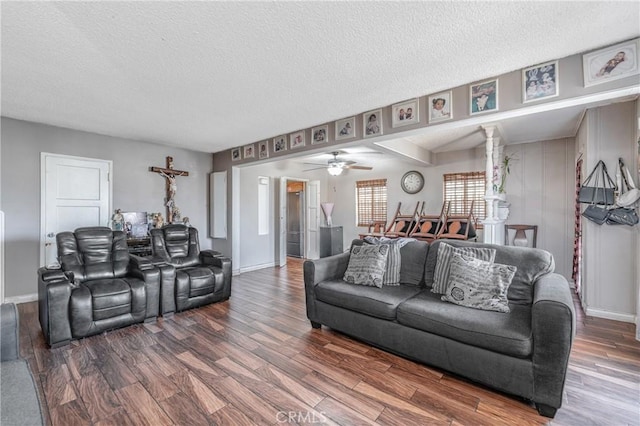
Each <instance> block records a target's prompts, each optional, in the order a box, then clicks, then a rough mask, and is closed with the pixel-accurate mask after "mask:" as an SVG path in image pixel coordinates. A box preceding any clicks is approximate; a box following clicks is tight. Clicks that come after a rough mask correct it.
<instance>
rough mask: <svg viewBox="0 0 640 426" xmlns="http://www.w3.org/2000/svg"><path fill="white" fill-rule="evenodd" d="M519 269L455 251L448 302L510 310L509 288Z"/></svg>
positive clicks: (480, 307)
mask: <svg viewBox="0 0 640 426" xmlns="http://www.w3.org/2000/svg"><path fill="white" fill-rule="evenodd" d="M516 270H517V268H516V267H515V266H511V265H501V264H499V263H491V262H486V261H484V260H480V259H477V258H473V257H471V256H467V255H464V254H457V253H456V254H454V255H453V258H452V259H451V270H450V273H449V283H448V285H447V291H446V293H445V294H444V296H442V300H444V301H445V302H451V303H455V304H456V305H461V306H467V307H469V308H475V309H482V310H485V311H497V312H504V313H507V312H509V300H508V299H507V291H508V290H509V285H511V280H512V279H513V276H514V275H515V273H516Z"/></svg>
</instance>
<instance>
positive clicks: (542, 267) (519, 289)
mask: <svg viewBox="0 0 640 426" xmlns="http://www.w3.org/2000/svg"><path fill="white" fill-rule="evenodd" d="M442 241H445V242H446V243H447V244H450V245H452V246H454V247H480V248H482V247H484V248H492V249H495V250H496V258H495V260H494V262H495V263H501V264H503V265H513V266H516V267H517V268H518V270H517V271H516V274H515V275H514V277H513V281H512V282H511V286H510V287H509V293H508V294H507V297H508V298H509V303H510V304H514V303H515V304H519V305H531V304H532V303H533V283H534V282H535V281H536V280H537V279H538V278H540V277H541V276H543V275H546V274H548V273H550V272H553V270H554V268H555V263H554V261H553V256H552V255H551V253H549V252H548V251H545V250H541V249H534V248H528V247H513V246H499V245H494V244H483V243H474V242H470V241H454V240H436V241H434V242H433V243H431V247H430V248H429V253H428V254H427V263H426V266H425V277H424V279H425V284H426V285H427V286H428V287H431V286H432V285H433V273H434V270H435V266H436V262H437V255H438V247H439V245H440V244H442Z"/></svg>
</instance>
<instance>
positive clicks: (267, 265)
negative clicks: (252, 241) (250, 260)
mask: <svg viewBox="0 0 640 426" xmlns="http://www.w3.org/2000/svg"><path fill="white" fill-rule="evenodd" d="M275 266H276V263H275V262H269V263H262V264H260V265H253V266H247V267H244V268H240V271H239V273H241V274H243V273H245V272H251V271H257V270H258V269H264V268H274V267H275Z"/></svg>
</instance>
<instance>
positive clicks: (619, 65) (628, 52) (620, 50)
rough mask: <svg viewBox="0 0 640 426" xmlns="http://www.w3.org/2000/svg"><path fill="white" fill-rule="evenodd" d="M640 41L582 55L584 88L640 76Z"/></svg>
mask: <svg viewBox="0 0 640 426" xmlns="http://www.w3.org/2000/svg"><path fill="white" fill-rule="evenodd" d="M639 46H640V39H636V40H631V41H627V42H624V43H620V44H616V45H615V46H610V47H605V48H604V49H600V50H596V51H595V52H591V53H587V54H585V55H582V71H583V72H584V87H589V86H593V85H595V84H600V83H606V82H607V81H613V80H619V79H621V78H625V77H629V76H631V75H636V74H639V73H640V71H639V68H638V51H639V50H640V47H639Z"/></svg>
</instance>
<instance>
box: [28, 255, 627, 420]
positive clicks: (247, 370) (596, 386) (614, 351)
mask: <svg viewBox="0 0 640 426" xmlns="http://www.w3.org/2000/svg"><path fill="white" fill-rule="evenodd" d="M233 286H234V287H233V291H232V297H231V299H230V300H229V301H226V302H223V303H215V304H212V305H208V306H203V307H201V308H198V309H192V310H189V311H186V312H181V313H177V314H174V315H171V316H169V317H167V318H160V319H159V320H158V321H157V322H156V323H151V324H138V325H134V326H132V327H126V328H123V329H119V330H114V331H111V332H107V333H102V334H100V335H97V336H93V337H89V338H86V339H82V340H79V341H74V342H72V343H71V344H70V345H68V346H66V347H64V348H58V349H53V350H52V349H49V348H48V347H47V346H46V344H45V342H44V338H43V336H42V332H41V331H40V326H39V323H38V305H37V303H35V302H32V303H25V304H21V305H19V306H18V308H19V311H20V319H21V321H20V332H21V336H20V352H21V354H22V356H23V357H25V359H26V360H27V362H28V363H29V366H30V368H31V369H32V371H33V372H34V378H35V379H36V386H37V388H38V392H39V394H40V399H41V401H42V402H43V404H42V408H43V411H44V416H45V421H46V424H47V425H54V426H58V425H64V426H66V425H100V426H111V425H118V426H120V425H125V426H126V425H154V426H155V425H170V424H177V425H187V424H188V425H199V424H203V425H204V424H207V425H242V426H244V425H254V424H268V425H276V424H282V423H283V420H284V421H285V423H286V424H289V423H291V424H345V425H346V424H349V425H351V424H357V425H360V424H362V425H364V424H379V425H402V426H406V425H408V424H421V425H430V424H434V425H435V424H437V425H443V424H444V425H451V426H453V425H540V424H551V425H554V426H555V425H562V426H574V425H607V426H608V425H634V426H635V425H640V342H638V341H636V340H635V338H634V336H635V328H634V326H633V324H628V323H622V322H617V321H610V320H605V319H601V318H591V317H587V316H585V315H584V313H583V312H582V310H581V308H580V304H579V301H578V299H577V297H575V300H574V302H575V306H576V309H577V315H578V317H577V334H576V339H575V343H574V346H573V350H572V353H571V357H570V360H569V370H568V373H567V380H566V386H565V393H564V403H563V407H562V408H560V409H559V410H558V413H557V414H556V417H555V419H553V420H552V421H550V420H549V419H547V418H545V417H542V416H539V415H538V414H537V411H536V410H535V408H534V407H533V404H531V403H529V402H527V401H523V400H522V399H521V398H517V397H514V396H511V395H506V394H503V393H500V392H496V391H494V390H492V389H489V388H487V387H485V386H482V385H478V384H475V383H472V382H470V381H467V380H465V379H463V378H460V377H458V376H455V375H452V374H450V373H447V372H446V371H443V370H439V369H436V368H433V367H429V366H426V365H422V364H418V363H415V362H413V361H410V360H407V359H404V358H402V357H399V356H397V355H393V354H391V353H388V352H385V351H383V350H380V349H377V348H374V347H371V346H370V345H367V344H366V343H363V342H360V341H357V340H355V339H352V338H350V337H347V336H345V335H343V334H341V333H339V332H336V331H333V330H331V329H328V328H326V327H323V328H321V329H312V328H311V326H310V324H309V322H308V320H307V318H306V311H305V300H304V299H305V295H304V285H303V281H302V261H300V260H297V259H291V260H289V262H288V264H287V266H286V267H285V268H269V269H263V270H258V271H252V272H248V273H243V274H241V275H239V276H235V277H233Z"/></svg>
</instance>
